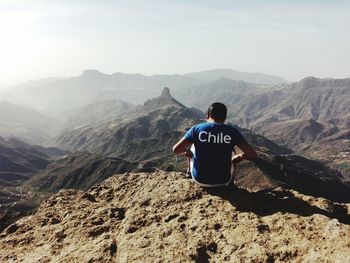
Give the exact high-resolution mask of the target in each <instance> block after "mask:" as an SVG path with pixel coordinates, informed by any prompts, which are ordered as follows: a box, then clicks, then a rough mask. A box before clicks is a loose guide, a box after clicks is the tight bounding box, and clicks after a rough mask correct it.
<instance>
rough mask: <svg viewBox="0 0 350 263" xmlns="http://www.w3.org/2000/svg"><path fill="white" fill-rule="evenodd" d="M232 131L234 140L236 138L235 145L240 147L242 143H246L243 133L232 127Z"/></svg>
mask: <svg viewBox="0 0 350 263" xmlns="http://www.w3.org/2000/svg"><path fill="white" fill-rule="evenodd" d="M232 131H233V138H234V140H233V142H234V144H235V145H238V144H240V143H242V142H244V141H245V139H244V137H243V135H242V133H240V131H239V130H237V129H236V128H233V127H232Z"/></svg>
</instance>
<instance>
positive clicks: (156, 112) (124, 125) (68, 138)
mask: <svg viewBox="0 0 350 263" xmlns="http://www.w3.org/2000/svg"><path fill="white" fill-rule="evenodd" d="M203 117H204V115H198V113H197V112H196V111H192V110H191V109H189V108H186V107H185V106H183V105H182V104H181V103H179V102H178V101H176V100H175V99H174V98H172V97H171V95H170V93H169V89H168V88H165V89H164V90H163V92H162V94H161V96H159V97H156V98H154V99H151V100H148V101H146V102H145V103H144V105H143V106H140V107H137V108H136V109H135V110H134V111H132V112H129V113H128V115H127V116H125V117H124V118H123V119H116V120H114V121H111V122H108V123H105V124H103V125H101V126H99V127H92V126H86V127H83V128H78V129H74V130H71V131H67V132H63V133H62V134H61V135H59V136H58V137H57V140H56V144H55V145H56V146H58V147H59V148H62V149H70V150H73V151H76V150H79V151H81V150H88V151H91V152H95V153H98V154H104V155H109V156H114V157H119V158H122V159H125V160H128V161H140V160H146V159H150V158H153V157H158V156H163V157H165V156H169V155H171V156H172V153H171V148H169V145H171V144H172V143H175V142H176V140H178V139H179V136H180V134H182V133H183V132H184V131H185V130H186V129H188V128H190V127H191V126H192V125H194V124H195V123H196V122H198V121H199V120H200V118H203Z"/></svg>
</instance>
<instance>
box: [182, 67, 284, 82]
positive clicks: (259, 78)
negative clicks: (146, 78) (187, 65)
mask: <svg viewBox="0 0 350 263" xmlns="http://www.w3.org/2000/svg"><path fill="white" fill-rule="evenodd" d="M186 76H189V77H192V78H196V79H201V80H206V81H215V80H217V79H220V78H228V79H233V80H241V81H244V82H251V83H259V84H280V83H287V82H288V81H287V80H285V79H284V78H281V77H277V76H273V75H268V74H263V73H250V72H242V71H236V70H232V69H213V70H205V71H201V72H194V73H188V74H186Z"/></svg>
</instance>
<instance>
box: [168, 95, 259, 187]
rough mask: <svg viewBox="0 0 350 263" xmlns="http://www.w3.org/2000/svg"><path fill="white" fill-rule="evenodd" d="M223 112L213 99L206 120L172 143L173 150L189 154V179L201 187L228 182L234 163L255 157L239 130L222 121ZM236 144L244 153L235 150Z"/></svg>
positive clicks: (218, 103) (179, 153)
mask: <svg viewBox="0 0 350 263" xmlns="http://www.w3.org/2000/svg"><path fill="white" fill-rule="evenodd" d="M226 115H227V108H226V106H225V105H224V104H222V103H220V102H215V103H213V104H212V105H210V107H209V109H208V111H207V122H206V123H201V124H198V125H195V126H193V127H192V128H191V129H190V130H189V131H188V132H187V133H186V134H185V136H184V137H183V138H182V139H181V140H180V141H179V142H178V143H177V144H175V145H174V147H173V151H174V153H175V154H177V155H184V156H186V157H187V158H191V175H192V179H193V180H194V181H195V182H197V183H198V184H200V185H202V186H204V187H220V186H228V185H229V184H230V182H231V181H232V179H233V170H234V166H235V164H237V163H239V162H240V161H242V160H243V159H246V160H255V159H256V158H257V154H256V152H255V151H254V149H253V148H252V147H251V146H250V145H249V144H248V143H247V142H246V140H245V139H244V137H243V136H242V134H241V133H240V132H239V131H238V130H237V129H235V128H234V127H232V126H229V125H226V124H225V123H224V122H225V120H226ZM191 146H192V148H191V150H192V151H191V150H189V147H191ZM235 146H237V147H238V148H239V149H241V150H242V152H243V153H241V154H235V153H234V147H235ZM232 152H233V153H234V156H232Z"/></svg>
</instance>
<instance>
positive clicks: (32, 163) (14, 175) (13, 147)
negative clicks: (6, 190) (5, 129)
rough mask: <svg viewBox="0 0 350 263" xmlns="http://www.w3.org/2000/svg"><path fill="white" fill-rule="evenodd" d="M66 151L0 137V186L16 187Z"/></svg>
mask: <svg viewBox="0 0 350 263" xmlns="http://www.w3.org/2000/svg"><path fill="white" fill-rule="evenodd" d="M67 153H68V151H63V150H60V149H57V148H54V147H47V148H45V147H41V146H37V145H29V144H27V143H24V142H22V141H19V140H17V139H8V140H5V139H4V138H2V137H0V186H18V185H19V184H20V183H22V182H23V181H25V180H27V179H28V178H30V177H31V176H33V174H35V173H36V172H38V171H40V170H43V169H45V168H46V167H47V166H48V164H49V163H50V162H51V161H53V160H55V159H58V158H61V157H62V156H64V155H66V154H67Z"/></svg>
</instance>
